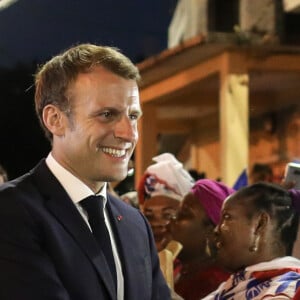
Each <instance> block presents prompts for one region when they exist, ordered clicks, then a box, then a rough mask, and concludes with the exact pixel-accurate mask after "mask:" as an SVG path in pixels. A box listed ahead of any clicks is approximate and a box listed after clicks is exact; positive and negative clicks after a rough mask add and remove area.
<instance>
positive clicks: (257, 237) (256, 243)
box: [249, 235, 260, 252]
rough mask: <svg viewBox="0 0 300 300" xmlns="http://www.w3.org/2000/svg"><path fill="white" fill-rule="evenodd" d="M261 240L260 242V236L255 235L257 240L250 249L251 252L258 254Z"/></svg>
mask: <svg viewBox="0 0 300 300" xmlns="http://www.w3.org/2000/svg"><path fill="white" fill-rule="evenodd" d="M259 240H260V236H259V235H255V238H254V240H253V244H252V246H250V248H249V251H250V252H257V251H258V244H259Z"/></svg>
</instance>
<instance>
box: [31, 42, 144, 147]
mask: <svg viewBox="0 0 300 300" xmlns="http://www.w3.org/2000/svg"><path fill="white" fill-rule="evenodd" d="M97 65H99V66H103V67H104V68H105V69H107V70H109V71H111V72H113V73H115V74H117V75H119V76H121V77H123V78H125V79H132V80H136V81H138V80H139V79H140V74H139V70H138V68H137V67H136V66H135V65H134V64H133V63H132V62H131V60H130V59H129V58H127V57H126V56H125V55H123V54H122V53H120V51H119V50H118V49H117V48H113V47H108V46H98V45H93V44H80V45H77V46H73V47H71V48H69V49H68V50H66V51H64V52H63V53H61V54H59V55H57V56H55V57H53V58H52V59H51V60H50V61H48V62H47V63H45V64H44V65H43V66H41V67H40V68H39V70H38V71H37V73H36V74H35V110H36V113H37V115H38V118H39V120H40V123H41V125H42V127H43V129H44V131H45V134H46V137H47V138H48V139H49V140H50V141H52V134H51V132H50V131H49V130H48V129H47V128H46V126H45V125H44V123H43V117H42V115H43V109H44V107H45V106H46V105H48V104H54V105H56V106H57V107H59V109H61V110H62V111H65V112H68V111H70V109H71V107H70V104H69V99H68V97H67V95H66V92H67V90H68V87H69V86H70V84H71V83H73V82H74V81H75V80H76V78H77V76H78V74H80V73H88V72H89V71H90V70H92V68H93V67H94V66H97Z"/></svg>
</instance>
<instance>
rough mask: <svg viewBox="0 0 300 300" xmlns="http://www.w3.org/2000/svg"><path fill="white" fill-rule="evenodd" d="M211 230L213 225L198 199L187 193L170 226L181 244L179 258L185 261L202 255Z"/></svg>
mask: <svg viewBox="0 0 300 300" xmlns="http://www.w3.org/2000/svg"><path fill="white" fill-rule="evenodd" d="M213 230H214V225H213V223H212V222H211V220H210V219H209V218H208V217H207V215H206V212H205V210H204V208H203V207H202V205H201V203H200V201H199V199H197V198H196V196H194V194H192V193H189V194H187V195H186V196H185V197H184V199H183V202H182V205H181V208H180V209H179V211H178V214H177V218H176V220H175V221H174V222H172V226H171V231H172V236H173V238H174V240H176V241H178V242H180V243H181V244H182V245H183V249H182V250H181V252H180V253H179V258H180V259H181V260H182V261H187V260H193V259H197V258H198V257H200V256H202V257H204V255H205V245H206V239H207V238H210V237H211V236H212V234H213Z"/></svg>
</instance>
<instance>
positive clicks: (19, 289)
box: [0, 44, 170, 300]
mask: <svg viewBox="0 0 300 300" xmlns="http://www.w3.org/2000/svg"><path fill="white" fill-rule="evenodd" d="M138 80H139V72H138V70H137V68H136V67H135V66H134V65H133V64H132V62H131V61H130V60H129V59H128V58H126V57H125V56H124V55H122V54H121V53H120V52H118V51H117V50H116V49H113V48H110V47H102V46H96V45H91V44H82V45H78V46H75V47H72V48H70V49H68V50H67V51H65V52H64V53H62V54H61V55H58V56H56V57H54V58H52V59H51V60H50V61H49V62H47V63H46V64H45V65H44V66H43V67H42V68H41V69H40V70H39V71H38V72H37V74H36V77H35V85H36V93H35V106H36V111H37V114H38V117H39V119H40V122H41V125H42V127H43V128H44V130H45V133H46V136H47V137H48V138H49V140H50V142H51V145H52V150H51V152H50V153H49V155H48V157H47V158H46V159H45V160H42V161H41V162H40V163H39V164H38V165H37V166H36V167H35V168H34V169H33V170H31V171H30V172H29V173H27V174H25V175H24V176H22V177H20V178H18V179H15V180H13V181H10V182H8V183H5V184H4V185H3V186H1V191H0V299H1V300H48V299H49V300H101V299H115V300H123V299H126V300H148V299H149V300H150V299H162V300H167V299H170V294H169V289H168V286H167V285H166V283H165V280H164V278H163V276H162V273H161V271H160V267H159V260H158V256H157V253H156V249H155V244H154V242H153V237H152V233H151V230H150V227H149V225H148V223H147V221H145V218H144V217H143V215H142V214H141V213H140V212H139V211H138V210H136V209H135V208H132V207H130V206H129V205H127V204H125V203H123V202H122V201H121V200H118V199H116V198H114V197H113V196H111V195H109V194H108V193H107V192H106V183H107V182H110V181H119V180H122V179H123V178H124V177H125V176H126V173H127V164H128V161H129V159H130V156H131V155H132V152H133V150H134V148H135V145H136V143H137V138H138V133H137V120H138V119H139V117H140V116H141V108H140V103H139V93H138V86H137V82H138ZM87 199H88V200H90V199H93V201H94V200H95V199H96V200H95V201H96V202H95V203H96V205H103V206H99V207H101V208H99V212H102V211H104V219H103V221H102V223H103V224H104V226H102V225H103V224H102V223H101V222H99V224H100V223H101V224H102V225H101V226H100V225H94V224H95V223H94V221H93V220H95V219H96V220H100V219H101V218H99V219H97V218H95V217H94V216H93V215H94V212H95V211H97V212H98V206H97V208H96V209H92V210H89V206H86V205H84V203H87V202H86V200H87ZM99 203H100V204H99ZM102 207H104V208H102ZM101 220H102V219H101ZM96 223H97V221H96ZM97 224H98V223H97ZM97 226H98V227H97ZM100 227H103V228H104V229H103V230H104V231H102V233H100V237H99V234H98V233H97V231H98V228H100ZM101 230H102V229H101ZM105 235H107V239H108V240H107V241H106V243H105V244H103V240H104V236H105ZM107 247H108V248H109V249H110V250H109V251H106V250H105V249H106V248H107Z"/></svg>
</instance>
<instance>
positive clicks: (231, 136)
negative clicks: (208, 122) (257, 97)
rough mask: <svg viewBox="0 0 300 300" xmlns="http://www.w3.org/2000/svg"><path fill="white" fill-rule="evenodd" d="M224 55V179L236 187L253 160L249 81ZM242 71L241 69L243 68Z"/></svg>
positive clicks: (222, 109)
mask: <svg viewBox="0 0 300 300" xmlns="http://www.w3.org/2000/svg"><path fill="white" fill-rule="evenodd" d="M230 55H231V54H230V53H229V54H226V55H224V66H223V68H222V71H221V76H220V77H221V82H220V85H221V86H220V139H221V141H220V145H221V178H222V181H224V182H225V183H226V184H228V185H229V186H233V184H234V183H235V181H236V179H237V178H238V176H239V175H240V174H241V172H242V171H243V170H244V169H245V168H248V160H249V155H248V153H249V109H248V107H249V100H248V98H249V84H248V83H249V78H248V74H247V73H246V71H245V70H243V67H242V66H243V64H242V65H239V62H236V61H235V62H234V59H232V62H234V64H231V63H230V58H231V57H230ZM240 67H241V68H240Z"/></svg>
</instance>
